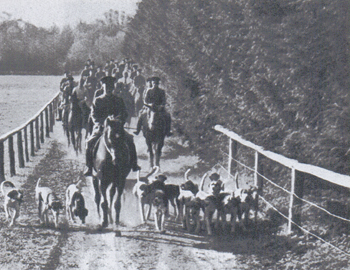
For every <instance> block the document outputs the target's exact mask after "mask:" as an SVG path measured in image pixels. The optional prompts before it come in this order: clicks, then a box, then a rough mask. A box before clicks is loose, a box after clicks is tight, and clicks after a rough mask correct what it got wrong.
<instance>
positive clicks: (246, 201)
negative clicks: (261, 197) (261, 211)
mask: <svg viewBox="0 0 350 270" xmlns="http://www.w3.org/2000/svg"><path fill="white" fill-rule="evenodd" d="M236 197H238V198H239V200H240V209H239V216H238V217H239V219H240V220H241V221H242V220H243V218H242V216H243V215H244V220H243V229H246V225H248V223H249V213H250V209H252V208H253V209H255V210H257V198H258V188H257V187H254V186H252V187H250V188H249V189H237V191H236ZM256 219H257V211H255V216H254V220H255V222H256Z"/></svg>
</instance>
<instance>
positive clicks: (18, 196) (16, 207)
mask: <svg viewBox="0 0 350 270" xmlns="http://www.w3.org/2000/svg"><path fill="white" fill-rule="evenodd" d="M5 185H7V187H5ZM1 192H2V194H3V195H4V197H5V200H4V209H5V214H6V219H8V220H9V221H10V224H9V226H10V227H12V226H13V225H14V224H15V223H16V219H17V218H18V217H19V212H20V206H21V203H22V202H23V194H22V192H21V191H20V190H18V189H17V188H16V187H15V185H14V184H13V183H12V182H11V181H3V182H2V183H1Z"/></svg>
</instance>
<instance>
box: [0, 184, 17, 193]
mask: <svg viewBox="0 0 350 270" xmlns="http://www.w3.org/2000/svg"><path fill="white" fill-rule="evenodd" d="M5 184H7V185H8V186H9V187H10V188H15V185H14V184H13V183H12V182H11V181H3V182H1V192H2V194H3V195H4V196H5V195H6V194H5V190H4V187H5Z"/></svg>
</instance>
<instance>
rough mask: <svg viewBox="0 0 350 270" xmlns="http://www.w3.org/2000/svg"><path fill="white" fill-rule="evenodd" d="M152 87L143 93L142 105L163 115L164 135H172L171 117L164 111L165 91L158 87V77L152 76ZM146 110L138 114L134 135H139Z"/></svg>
mask: <svg viewBox="0 0 350 270" xmlns="http://www.w3.org/2000/svg"><path fill="white" fill-rule="evenodd" d="M151 82H152V88H149V89H147V92H146V94H145V99H144V105H145V106H146V107H147V108H148V109H149V110H151V111H153V112H159V113H161V114H162V115H163V116H164V119H165V135H166V136H168V137H170V136H172V135H173V134H172V132H171V131H170V130H171V117H170V114H169V113H168V112H166V111H165V105H166V97H165V91H164V90H163V89H161V88H159V82H160V78H159V77H152V78H151ZM146 113H147V110H146V112H143V113H142V115H140V117H139V120H138V122H137V129H136V131H135V132H134V134H135V135H139V133H140V131H141V126H142V124H143V120H142V118H143V114H146Z"/></svg>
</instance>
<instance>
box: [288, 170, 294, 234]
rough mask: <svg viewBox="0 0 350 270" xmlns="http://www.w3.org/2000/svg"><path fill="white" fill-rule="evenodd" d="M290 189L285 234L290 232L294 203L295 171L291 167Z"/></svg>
mask: <svg viewBox="0 0 350 270" xmlns="http://www.w3.org/2000/svg"><path fill="white" fill-rule="evenodd" d="M291 176H292V177H291V185H290V186H291V188H290V198H289V209H288V231H287V234H291V232H292V220H293V203H294V192H295V169H294V167H292V173H291Z"/></svg>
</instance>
